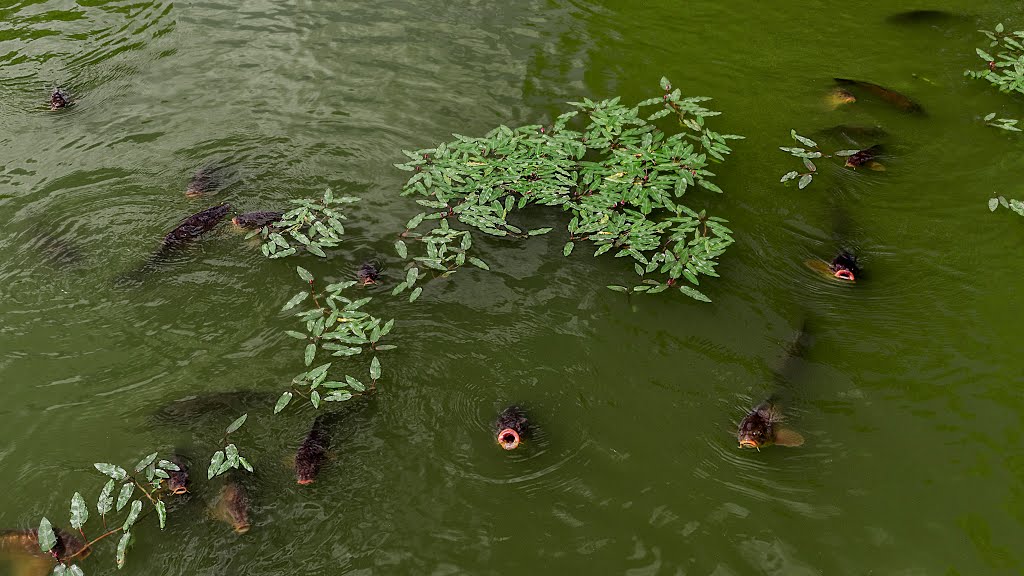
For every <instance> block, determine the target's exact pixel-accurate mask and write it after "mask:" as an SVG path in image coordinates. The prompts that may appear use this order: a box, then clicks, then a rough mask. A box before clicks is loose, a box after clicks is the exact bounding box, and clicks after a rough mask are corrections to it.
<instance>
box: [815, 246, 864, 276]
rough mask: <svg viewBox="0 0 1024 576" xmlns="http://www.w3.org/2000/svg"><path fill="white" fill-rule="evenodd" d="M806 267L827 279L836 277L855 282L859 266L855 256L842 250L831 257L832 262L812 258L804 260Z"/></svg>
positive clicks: (858, 274) (858, 273)
mask: <svg viewBox="0 0 1024 576" xmlns="http://www.w3.org/2000/svg"><path fill="white" fill-rule="evenodd" d="M805 264H807V267H808V268H810V269H811V270H814V271H815V272H817V273H819V274H821V275H822V276H824V277H826V278H829V279H838V280H843V281H845V282H856V281H857V277H858V276H860V267H859V266H858V265H857V257H856V256H854V255H853V254H850V253H849V252H847V251H845V250H843V251H842V252H840V253H839V254H837V255H836V257H835V258H833V259H832V262H826V261H824V260H818V259H816V258H815V259H812V260H808V261H806V262H805Z"/></svg>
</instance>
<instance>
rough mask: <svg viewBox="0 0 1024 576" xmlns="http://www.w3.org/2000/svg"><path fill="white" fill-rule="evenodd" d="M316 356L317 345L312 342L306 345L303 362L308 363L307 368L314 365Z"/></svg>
mask: <svg viewBox="0 0 1024 576" xmlns="http://www.w3.org/2000/svg"><path fill="white" fill-rule="evenodd" d="M314 356H316V344H313V343H312V342H311V343H309V344H306V352H305V354H304V356H303V361H304V362H305V363H306V366H309V365H310V364H312V363H313V357H314Z"/></svg>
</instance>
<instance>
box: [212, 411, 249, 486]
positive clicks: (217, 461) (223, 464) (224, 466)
mask: <svg viewBox="0 0 1024 576" xmlns="http://www.w3.org/2000/svg"><path fill="white" fill-rule="evenodd" d="M248 417H249V414H248V413H246V414H242V415H241V416H239V417H238V418H236V419H235V421H234V422H232V423H231V424H229V425H228V427H227V428H226V429H225V430H224V439H223V440H221V444H227V445H226V446H224V448H222V449H220V450H217V451H216V452H214V453H213V456H212V457H211V458H210V467H209V468H208V469H207V471H206V477H207V479H208V480H212V479H214V478H216V477H217V476H220V475H221V474H223V473H225V472H227V471H228V470H231V469H234V470H238V469H239V467H241V468H245V469H246V470H248V471H249V472H252V464H249V461H248V460H246V459H245V458H244V457H243V456H242V455H240V454H239V453H238V447H237V446H235V445H234V444H229V443H228V438H229V436H231V433H232V432H235V431H237V430H238V429H239V428H241V427H242V424H245V420H246V418H248Z"/></svg>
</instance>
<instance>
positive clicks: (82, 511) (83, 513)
mask: <svg viewBox="0 0 1024 576" xmlns="http://www.w3.org/2000/svg"><path fill="white" fill-rule="evenodd" d="M88 521H89V507H88V506H86V505H85V498H82V495H81V494H79V493H78V492H75V495H74V496H72V497H71V527H72V528H74V529H75V530H81V528H82V526H83V525H84V524H85V523H86V522H88Z"/></svg>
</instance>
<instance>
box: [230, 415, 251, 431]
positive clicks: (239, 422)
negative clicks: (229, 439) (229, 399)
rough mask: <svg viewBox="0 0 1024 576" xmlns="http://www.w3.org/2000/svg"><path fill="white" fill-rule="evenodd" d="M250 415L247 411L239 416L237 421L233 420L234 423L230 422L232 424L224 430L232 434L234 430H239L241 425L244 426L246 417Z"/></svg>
mask: <svg viewBox="0 0 1024 576" xmlns="http://www.w3.org/2000/svg"><path fill="white" fill-rule="evenodd" d="M248 417H249V413H248V412H246V413H245V414H242V415H241V416H239V417H238V418H236V419H235V421H234V422H232V423H231V424H230V425H229V426H228V427H227V429H226V430H225V431H224V432H225V433H226V434H231V433H232V432H234V431H235V430H238V429H239V428H241V427H242V424H245V419H246V418H248Z"/></svg>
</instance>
